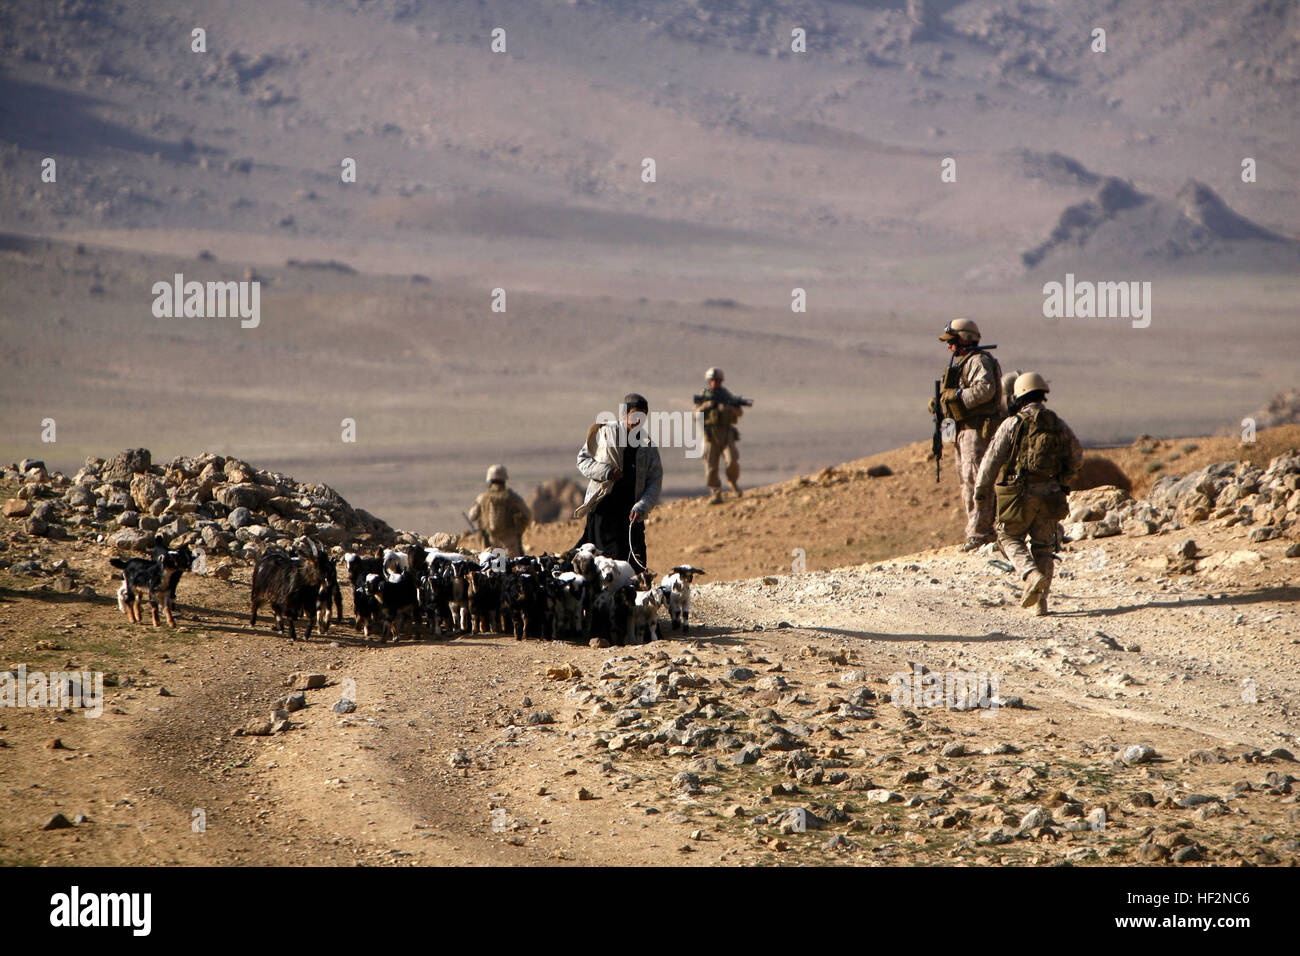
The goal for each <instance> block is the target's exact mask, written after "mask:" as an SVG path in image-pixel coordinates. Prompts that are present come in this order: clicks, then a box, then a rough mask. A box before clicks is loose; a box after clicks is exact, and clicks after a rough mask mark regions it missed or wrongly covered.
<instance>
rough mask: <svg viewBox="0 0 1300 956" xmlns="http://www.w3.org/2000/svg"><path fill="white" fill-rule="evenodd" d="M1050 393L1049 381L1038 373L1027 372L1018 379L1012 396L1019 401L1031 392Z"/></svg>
mask: <svg viewBox="0 0 1300 956" xmlns="http://www.w3.org/2000/svg"><path fill="white" fill-rule="evenodd" d="M1050 391H1051V388H1050V387H1048V384H1047V379H1045V378H1043V376H1041V375H1039V374H1038V373H1037V372H1026V373H1025V374H1024V375H1021V376H1020V377H1019V378H1018V379H1016V384H1015V387H1014V388H1013V389H1012V394H1013V395H1014V396H1015V397H1016V401H1019V400H1020V399H1022V398H1024V397H1025V396H1026V395H1028V394H1029V393H1030V392H1043V393H1047V392H1050Z"/></svg>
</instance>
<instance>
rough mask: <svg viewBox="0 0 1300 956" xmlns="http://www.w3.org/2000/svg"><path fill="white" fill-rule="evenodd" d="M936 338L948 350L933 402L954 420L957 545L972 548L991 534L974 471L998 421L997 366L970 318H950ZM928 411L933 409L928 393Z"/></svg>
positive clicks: (989, 505)
mask: <svg viewBox="0 0 1300 956" xmlns="http://www.w3.org/2000/svg"><path fill="white" fill-rule="evenodd" d="M939 341H940V342H946V343H947V344H948V351H949V352H951V353H952V356H953V357H952V360H951V361H950V362H949V363H948V372H947V373H946V374H945V377H944V383H943V391H942V392H941V393H940V396H939V402H940V405H941V407H942V409H943V414H944V417H945V418H951V419H952V420H953V421H954V422H955V423H956V425H957V444H956V451H957V479H958V481H960V482H961V503H962V507H963V508H964V509H965V511H966V543H965V544H963V545H962V547H961V550H963V551H974V550H975V549H976V548H978V547H980V546H981V545H984V544H987V543H988V542H990V541H992V540H994V537H993V501H992V499H991V498H990V499H988V500H984V501H981V500H980V499H979V498H978V496H977V495H976V494H975V476H976V474H977V473H978V472H979V467H980V459H981V458H983V457H984V449H985V448H987V447H988V442H989V439H990V438H992V437H993V433H994V431H996V430H997V427H998V425H999V424H1000V423H1001V421H1002V369H1001V367H1000V366H999V365H998V360H997V359H995V358H994V357H993V356H992V355H991V354H989V353H988V352H986V351H981V350H980V349H979V347H978V346H979V341H980V330H979V326H978V325H976V324H975V323H974V322H972V321H971V320H970V319H953V320H952V321H951V322H950V323H948V326H947V328H945V329H944V330H943V334H942V335H941V336H939ZM930 414H931V415H933V414H934V399H933V398H931V399H930Z"/></svg>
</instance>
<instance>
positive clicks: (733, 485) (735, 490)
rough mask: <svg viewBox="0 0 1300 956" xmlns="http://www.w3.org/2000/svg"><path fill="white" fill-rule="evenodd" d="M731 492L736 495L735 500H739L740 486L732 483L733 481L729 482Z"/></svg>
mask: <svg viewBox="0 0 1300 956" xmlns="http://www.w3.org/2000/svg"><path fill="white" fill-rule="evenodd" d="M731 490H732V491H734V492H735V493H736V497H737V498H739V497H740V496H741V491H740V485H739V484H737V483H736V482H734V481H733V482H731Z"/></svg>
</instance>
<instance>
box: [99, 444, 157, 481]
mask: <svg viewBox="0 0 1300 956" xmlns="http://www.w3.org/2000/svg"><path fill="white" fill-rule="evenodd" d="M152 467H153V457H152V456H151V455H150V454H149V449H148V448H128V449H127V450H126V451H123V452H118V453H117V454H116V455H114V456H113V457H112V458H110V459H109V460H108V461H106V462H104V465H103V467H102V468H100V469H99V476H100V477H101V478H103V479H104V480H105V481H130V480H131V478H132V477H133V476H135V475H142V474H145V473H146V472H148V471H149V469H150V468H152Z"/></svg>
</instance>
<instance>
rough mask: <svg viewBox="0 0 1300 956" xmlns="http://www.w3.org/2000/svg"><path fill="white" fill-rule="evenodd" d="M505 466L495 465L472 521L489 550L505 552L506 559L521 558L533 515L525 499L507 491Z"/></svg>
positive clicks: (489, 472) (489, 471)
mask: <svg viewBox="0 0 1300 956" xmlns="http://www.w3.org/2000/svg"><path fill="white" fill-rule="evenodd" d="M508 478H509V475H507V474H506V466H505V465H493V466H492V467H491V468H489V469H488V471H487V483H488V489H487V491H485V492H483V493H482V494H481V495H479V496H478V498H477V499H475V501H474V505H473V507H472V508H470V509H469V520H470V521H471V522H472V523H473V524H474V526H475V527H476V528H478V529H479V530H480V531H481V532H482V533H483V544H484V546H485V547H488V548H503V549H504V550H505V552H506V556H507V557H510V558H518V557H520V556H522V555H523V553H524V542H523V534H524V530H525V529H526V528H527V527H528V525H529V524H531V523H532V520H533V515H532V512H530V511H529V510H528V505H526V504H524V499H523V498H520V497H519V495H517V494H515V492H513V491H511V490H510V489H509V488H507V487H506V480H507V479H508Z"/></svg>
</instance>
